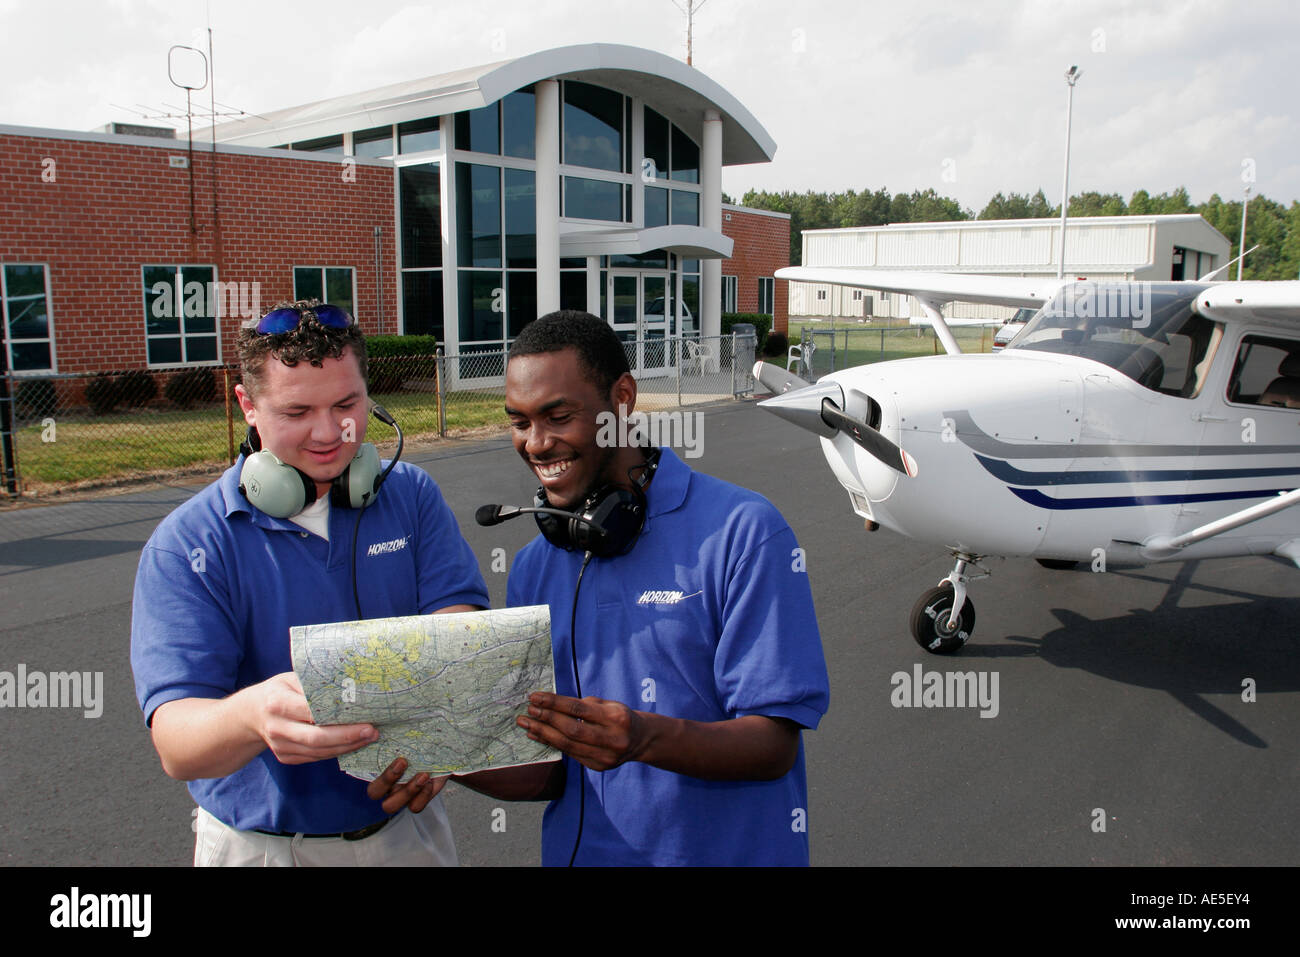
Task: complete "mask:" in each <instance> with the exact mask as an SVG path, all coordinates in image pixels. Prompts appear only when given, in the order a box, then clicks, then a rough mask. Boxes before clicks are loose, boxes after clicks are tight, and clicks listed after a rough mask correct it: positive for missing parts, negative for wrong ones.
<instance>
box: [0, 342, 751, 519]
mask: <svg viewBox="0 0 1300 957" xmlns="http://www.w3.org/2000/svg"><path fill="white" fill-rule="evenodd" d="M625 347H626V348H627V349H628V351H629V361H635V360H639V361H640V362H641V367H640V368H641V375H639V376H638V385H639V387H640V393H641V395H642V396H644V398H643V399H642V400H640V401H639V402H638V406H639V407H641V408H645V409H652V408H663V407H666V406H670V405H674V404H676V405H682V404H686V403H687V402H701V401H709V400H716V399H728V398H733V397H736V396H739V395H743V394H745V393H747V392H750V391H752V389H753V380H752V378H750V369H751V367H752V366H753V361H754V340H753V338H752V337H746V336H743V335H742V336H713V337H695V338H688V339H670V340H664V339H646V340H634V341H631V342H627V343H625ZM679 357H680V359H681V361H679ZM505 362H506V353H505V352H504V351H503V350H501V349H482V350H476V349H474V348H473V347H472V346H469V347H466V348H464V349H463V350H462V351H461V352H459V353H456V354H451V355H444V354H443V351H442V349H439V350H438V353H437V355H432V356H391V357H371V358H370V359H369V362H368V367H369V368H368V372H369V376H368V378H369V383H368V385H369V390H370V397H371V398H372V399H373V400H374V401H375V402H377V403H378V404H380V405H382V406H384V408H386V409H387V410H388V411H389V412H390V413H391V414H392V415H393V417H394V418H395V419H396V420H397V422H398V424H400V425H401V427H402V431H403V433H404V435H405V436H406V438H407V439H408V440H411V439H419V438H431V437H435V436H440V437H445V436H447V435H449V434H464V433H468V432H473V431H475V430H487V429H493V430H495V429H500V428H502V427H503V426H504V424H505V412H504V409H503V406H504V404H505ZM635 368H636V366H635V365H634V369H635ZM238 382H239V369H238V367H235V366H203V367H195V368H187V369H175V370H144V369H134V370H126V371H118V372H98V373H88V374H82V373H72V374H58V375H47V376H41V377H39V378H27V377H14V376H11V375H5V376H0V465H2V466H3V468H2V470H0V485H2V488H3V492H4V493H6V494H5V495H0V501H3V500H4V499H5V498H6V497H8V498H13V497H15V496H18V495H23V496H25V497H41V496H47V495H50V494H53V493H56V492H61V491H64V490H72V489H78V488H85V487H93V486H100V485H108V484H117V483H122V482H125V481H130V480H133V479H142V478H150V477H152V478H157V477H159V476H162V475H166V476H176V475H181V474H185V473H198V472H209V471H212V470H214V469H217V468H221V467H224V466H226V465H228V464H230V463H232V462H233V461H234V460H235V456H236V455H237V454H238V448H239V443H240V441H241V440H242V438H243V435H244V429H245V426H244V418H243V413H242V411H241V410H240V408H239V403H238V402H237V401H236V399H235V395H234V386H235V385H236V384H237V383H238ZM381 433H382V434H381ZM390 437H391V435H390V434H389V432H388V430H387V428H386V427H384V426H381V425H378V424H374V428H373V429H372V430H371V432H370V434H369V435H368V436H367V438H368V439H370V440H371V441H376V442H377V443H381V450H382V451H385V452H387V451H388V450H389V449H391V447H392V444H391V443H387V444H384V440H385V439H388V438H390Z"/></svg>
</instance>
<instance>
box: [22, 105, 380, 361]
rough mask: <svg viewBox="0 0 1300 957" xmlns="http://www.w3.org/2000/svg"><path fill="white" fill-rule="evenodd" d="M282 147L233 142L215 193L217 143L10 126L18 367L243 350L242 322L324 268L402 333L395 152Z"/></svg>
mask: <svg viewBox="0 0 1300 957" xmlns="http://www.w3.org/2000/svg"><path fill="white" fill-rule="evenodd" d="M268 154H269V151H266V150H249V149H244V148H239V147H233V148H232V147H224V146H223V147H219V149H218V152H217V155H216V164H215V165H216V174H217V181H218V189H219V192H218V201H217V203H216V204H214V203H213V202H212V197H213V166H214V163H213V156H212V153H211V152H210V151H209V150H198V149H196V150H195V151H194V156H193V160H192V165H190V160H189V157H188V155H187V149H186V144H185V143H182V142H178V141H176V140H171V139H159V138H155V137H134V136H115V135H110V134H101V133H70V132H59V131H50V130H29V131H24V132H15V130H14V128H12V127H10V128H0V196H3V199H0V263H2V264H3V270H2V271H3V287H2V288H0V291H2V292H3V296H4V301H5V307H6V310H5V311H6V314H7V316H8V318H9V335H8V336H7V338H8V340H9V346H10V349H11V350H12V352H11V362H12V368H13V369H14V370H15V372H19V373H21V372H55V371H57V372H63V373H71V372H87V371H95V370H101V369H131V368H162V367H167V366H180V365H203V364H212V365H215V364H218V363H222V362H230V361H233V359H234V354H233V343H234V336H235V335H236V333H237V331H238V326H239V323H240V322H241V321H243V320H244V319H245V318H249V317H251V316H255V315H257V314H259V313H258V307H259V306H260V305H270V304H271V303H273V302H275V301H276V300H279V299H289V298H293V297H294V296H295V295H296V294H302V295H308V294H311V293H317V294H319V293H318V292H317V288H316V287H317V286H319V285H320V284H321V282H322V277H324V279H325V280H327V281H329V282H330V284H331V287H332V288H331V289H330V290H329V292H330V296H329V298H331V299H332V300H333V301H336V302H338V303H339V304H341V305H343V306H344V307H345V308H348V309H351V310H354V311H355V313H356V315H357V317H358V319H359V320H361V322H362V323H363V327H364V328H365V330H366V331H367V332H368V333H375V332H396V331H398V329H397V322H396V315H397V312H396V303H397V300H396V280H395V275H396V257H395V252H394V242H393V221H392V208H393V172H392V165H391V163H386V162H382V161H376V160H367V159H358V160H356V161H355V163H354V165H353V166H351V167H342V166H341V165H340V163H339V161H338V159H337V158H335V157H325V156H319V155H315V154H310V153H306V154H302V155H300V156H294V155H268ZM181 161H183V162H184V163H185V164H187V165H182V162H181ZM191 172H192V173H193V176H192V177H191V175H190V174H191ZM191 179H192V182H193V188H194V194H195V204H194V222H193V225H192V226H191V221H190V187H191ZM214 205H215V209H214ZM313 274H314V276H315V279H314V280H313ZM254 284H256V285H254ZM324 291H325V290H324V289H321V290H320V292H324ZM322 298H325V297H324V296H322ZM218 300H222V301H218ZM218 330H219V333H220V334H218Z"/></svg>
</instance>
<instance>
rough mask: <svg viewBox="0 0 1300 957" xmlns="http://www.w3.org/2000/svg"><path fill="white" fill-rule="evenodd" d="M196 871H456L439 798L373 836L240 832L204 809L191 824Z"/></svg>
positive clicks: (453, 849)
mask: <svg viewBox="0 0 1300 957" xmlns="http://www.w3.org/2000/svg"><path fill="white" fill-rule="evenodd" d="M195 821H196V824H195V832H196V839H195V842H194V866H195V867H313V866H325V867H351V866H358V867H380V866H393V867H403V866H404V867H436V866H449V867H455V866H456V864H457V859H456V845H455V842H454V841H453V840H452V836H451V823H450V822H449V821H448V820H447V812H446V810H445V809H444V808H443V806H442V800H441V799H440V798H434V799H433V800H432V801H430V802H429V806H428V807H426V808H425V809H424V810H423V811H422V812H420V813H419V814H412V813H411V812H410V811H409V810H407V809H406V808H403V809H402V810H401V811H399V812H398V813H397V814H395V815H394V816H393V818H392V819H391V820H390V821H389V822H388V823H387V824H386V825H384V827H383V829H382V830H380V831H379V832H378V833H377V834H371V835H370V836H369V837H367V838H365V839H364V840H361V841H346V840H344V839H343V838H341V837H303V836H302V835H301V834H299V835H297V836H296V837H276V836H274V835H270V834H259V833H258V832H257V831H239V830H236V829H235V828H233V827H230V826H229V825H227V824H223V823H222V822H221V821H219V820H217V819H216V818H215V817H213V816H212V815H211V814H209V813H208V812H207V811H205V810H203V808H199V809H198V815H197V817H196V819H195Z"/></svg>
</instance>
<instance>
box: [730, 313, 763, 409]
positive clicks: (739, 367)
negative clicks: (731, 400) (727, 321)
mask: <svg viewBox="0 0 1300 957" xmlns="http://www.w3.org/2000/svg"><path fill="white" fill-rule="evenodd" d="M731 333H732V335H733V336H734V337H735V355H733V356H732V365H731V368H732V373H731V392H732V394H733V395H741V394H743V393H746V392H753V391H754V360H755V359H756V358H757V355H756V353H757V352H758V349H757V346H758V330H757V329H756V328H755V327H754V324H753V323H752V322H736V323H733V324H732V326H731Z"/></svg>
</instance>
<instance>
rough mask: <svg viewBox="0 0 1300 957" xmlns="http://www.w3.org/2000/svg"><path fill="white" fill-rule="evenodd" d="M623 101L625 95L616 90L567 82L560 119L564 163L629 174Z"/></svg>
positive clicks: (572, 81) (571, 81)
mask: <svg viewBox="0 0 1300 957" xmlns="http://www.w3.org/2000/svg"><path fill="white" fill-rule="evenodd" d="M623 99H624V97H623V94H621V93H617V92H615V91H614V90H606V89H603V88H601V87H599V86H592V85H591V84H589V83H578V82H576V81H574V80H566V81H565V83H564V105H563V109H562V112H561V120H560V122H561V123H562V125H563V133H562V137H563V139H562V143H563V146H564V158H563V160H562V162H564V163H567V164H568V165H570V166H586V167H590V168H592V169H603V170H609V171H610V172H613V173H626V172H630V171H629V170H626V169H624V168H623V165H624V149H623V141H624V136H626V135H628V131H625V130H624V129H623V123H624V119H625V115H626V110H625V109H624V106H623Z"/></svg>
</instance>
